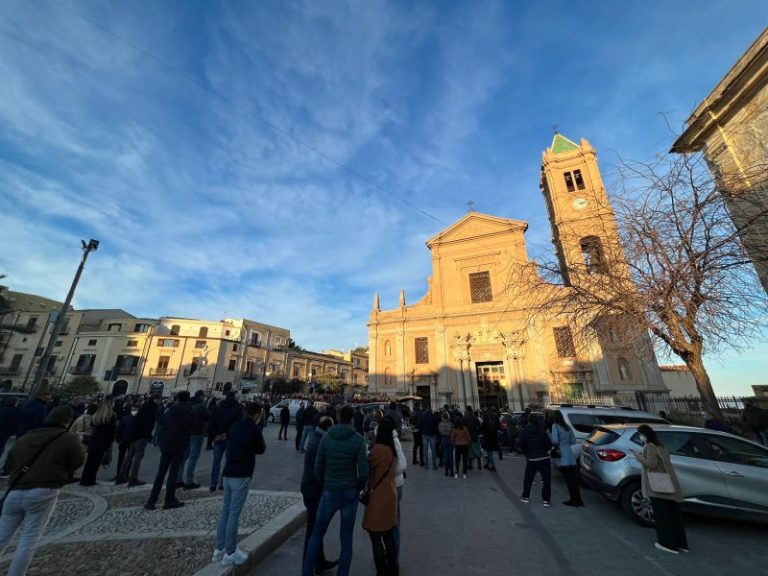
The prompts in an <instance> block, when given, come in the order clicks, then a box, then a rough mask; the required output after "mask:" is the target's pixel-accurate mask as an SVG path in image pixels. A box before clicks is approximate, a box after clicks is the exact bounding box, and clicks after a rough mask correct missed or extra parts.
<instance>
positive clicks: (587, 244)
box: [581, 236, 608, 274]
mask: <svg viewBox="0 0 768 576" xmlns="http://www.w3.org/2000/svg"><path fill="white" fill-rule="evenodd" d="M581 255H582V257H583V258H584V264H585V265H586V266H587V273H588V274H603V273H605V272H607V271H608V270H607V267H606V265H605V255H604V253H603V243H602V242H601V241H600V238H598V237H597V236H586V237H584V238H582V239H581Z"/></svg>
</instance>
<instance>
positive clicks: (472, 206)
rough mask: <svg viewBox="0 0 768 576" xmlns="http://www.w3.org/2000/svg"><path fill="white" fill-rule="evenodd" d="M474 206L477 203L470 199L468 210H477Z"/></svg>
mask: <svg viewBox="0 0 768 576" xmlns="http://www.w3.org/2000/svg"><path fill="white" fill-rule="evenodd" d="M474 206H475V203H474V202H472V200H469V201H468V202H467V212H474V211H475V208H474Z"/></svg>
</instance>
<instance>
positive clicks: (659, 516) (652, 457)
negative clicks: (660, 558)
mask: <svg viewBox="0 0 768 576" xmlns="http://www.w3.org/2000/svg"><path fill="white" fill-rule="evenodd" d="M637 431H638V432H639V433H640V434H642V435H643V437H645V447H644V448H643V451H642V452H635V456H636V457H637V459H638V461H639V462H640V464H641V465H642V467H643V475H642V489H643V496H645V497H646V498H648V499H649V500H650V501H651V506H652V507H653V517H654V519H655V521H656V522H655V524H656V538H657V542H656V543H655V546H656V548H658V549H659V550H663V551H664V552H670V553H672V554H677V553H678V552H681V551H682V552H688V539H687V538H686V536H685V526H684V525H683V518H682V515H681V514H680V505H679V503H680V502H682V501H683V491H682V489H681V488H680V482H679V481H678V479H677V474H675V469H674V467H673V466H672V460H671V459H670V458H669V452H667V449H666V448H665V447H664V445H663V444H662V443H661V441H660V440H659V437H658V435H657V434H656V432H655V431H654V430H653V428H651V427H650V426H648V425H647V424H641V425H640V426H638V427H637Z"/></svg>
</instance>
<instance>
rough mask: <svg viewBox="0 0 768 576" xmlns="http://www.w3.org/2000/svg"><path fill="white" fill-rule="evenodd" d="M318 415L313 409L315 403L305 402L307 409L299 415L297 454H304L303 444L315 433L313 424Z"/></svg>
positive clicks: (311, 401) (315, 409)
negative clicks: (300, 426) (299, 429)
mask: <svg viewBox="0 0 768 576" xmlns="http://www.w3.org/2000/svg"><path fill="white" fill-rule="evenodd" d="M319 415H320V413H319V412H318V411H317V408H315V402H314V401H313V400H310V401H309V402H307V407H306V408H304V412H302V414H301V423H302V429H301V441H300V442H299V452H301V453H302V454H303V453H304V444H306V442H307V438H309V435H310V434H312V432H314V431H315V424H316V422H317V418H318V416H319Z"/></svg>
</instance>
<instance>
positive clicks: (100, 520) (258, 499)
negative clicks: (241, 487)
mask: <svg viewBox="0 0 768 576" xmlns="http://www.w3.org/2000/svg"><path fill="white" fill-rule="evenodd" d="M148 494H149V487H148V486H142V487H137V488H127V487H126V486H113V485H111V484H110V485H107V484H99V485H97V486H92V487H81V486H79V485H70V486H66V487H65V488H64V489H63V490H62V491H61V494H60V497H59V501H58V503H57V505H56V508H55V510H54V513H53V515H52V516H51V520H50V522H49V524H48V526H47V527H46V531H45V533H44V536H43V540H42V542H41V546H40V548H38V551H37V553H36V555H35V558H34V560H33V562H32V565H31V566H30V569H29V571H28V575H29V576H49V575H50V576H54V575H56V576H59V575H63V576H67V575H69V574H72V575H73V576H74V575H78V576H82V575H83V574H100V575H104V576H128V575H130V576H134V575H136V576H173V575H177V574H178V575H180V576H181V575H185V576H186V575H190V574H194V573H195V572H197V571H199V570H204V569H206V568H209V569H210V570H212V571H210V570H209V572H206V573H207V574H225V573H227V572H232V569H224V568H221V567H220V566H218V565H210V557H211V552H212V550H213V539H214V534H215V530H216V525H217V522H218V516H219V511H220V508H221V496H222V493H221V492H215V493H211V492H209V491H207V490H193V491H184V490H179V491H178V492H177V496H178V497H179V499H180V500H182V501H184V503H185V506H184V507H183V508H178V509H175V510H168V511H165V510H162V508H161V507H159V508H158V509H157V510H154V511H149V510H145V509H144V508H143V506H144V503H145V502H146V500H147V496H148ZM303 522H304V515H303V505H302V500H301V495H300V494H298V493H296V492H273V491H263V490H251V491H250V492H249V494H248V499H247V501H246V505H245V508H244V509H243V513H242V515H241V517H240V527H239V534H238V540H239V541H240V542H241V544H240V546H241V547H243V546H244V545H245V544H243V543H242V542H243V541H246V542H251V544H250V545H248V547H247V550H248V551H249V552H252V553H253V559H252V562H255V561H256V560H257V559H258V558H260V557H263V555H264V554H265V553H266V554H268V553H269V551H271V549H272V547H273V546H277V545H279V543H282V541H283V540H284V539H285V538H287V537H288V536H290V534H292V533H293V531H295V530H296V529H297V528H298V527H299V525H301V524H303ZM262 531H264V536H263V537H262V536H260V537H259V538H257V539H256V540H253V541H252V540H250V539H251V538H252V537H253V536H255V535H258V534H259V533H260V532H262ZM254 543H255V545H254ZM265 546H266V547H267V548H268V550H266V552H265V549H264V547H265ZM260 547H261V548H260ZM14 549H15V542H12V543H11V545H10V546H9V547H8V549H7V550H6V553H5V555H4V556H2V557H0V573H2V572H4V571H5V570H6V569H7V566H8V563H9V561H10V558H11V556H12V553H13V550H14ZM209 565H210V566H209ZM251 565H253V564H251Z"/></svg>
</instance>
